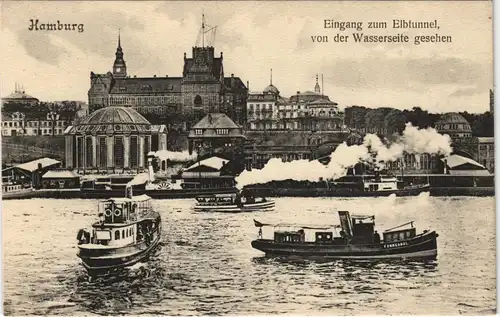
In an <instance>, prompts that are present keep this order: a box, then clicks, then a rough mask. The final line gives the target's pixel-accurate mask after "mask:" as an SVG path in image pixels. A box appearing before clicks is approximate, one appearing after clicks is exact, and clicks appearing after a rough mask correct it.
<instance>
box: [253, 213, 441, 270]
mask: <svg viewBox="0 0 500 317" xmlns="http://www.w3.org/2000/svg"><path fill="white" fill-rule="evenodd" d="M338 213H339V217H340V225H337V226H330V227H327V226H300V225H273V224H264V223H261V222H258V221H256V220H254V223H255V226H256V227H259V237H258V239H257V240H254V241H252V247H253V248H255V249H257V250H260V251H262V252H264V253H265V254H266V256H278V257H299V258H313V259H325V260H353V261H376V260H391V259H396V260H410V259H411V260H415V259H420V260H422V259H423V260H435V259H436V258H437V237H438V236H439V235H438V234H437V233H436V232H435V231H428V230H424V231H423V232H422V233H419V234H417V232H416V228H415V227H414V226H413V222H409V223H406V224H403V225H400V226H397V227H395V228H391V229H388V230H385V231H384V232H383V238H382V239H381V238H380V234H379V233H378V232H377V231H376V230H374V228H375V217H374V216H358V215H352V216H351V215H350V214H349V212H348V211H339V212H338ZM265 226H271V227H274V228H277V227H278V228H281V227H293V228H296V229H295V230H290V229H285V230H282V229H279V230H275V231H274V238H273V239H264V238H263V237H262V228H263V227H265ZM407 226H411V227H410V228H404V227H407ZM297 228H299V229H298V230H297ZM331 229H333V230H331ZM338 229H340V230H341V231H340V232H339V233H338V234H337V232H336V230H338ZM306 230H308V231H309V230H311V231H314V234H313V235H314V239H313V240H312V241H306Z"/></svg>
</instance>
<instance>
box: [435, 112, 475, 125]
mask: <svg viewBox="0 0 500 317" xmlns="http://www.w3.org/2000/svg"><path fill="white" fill-rule="evenodd" d="M438 123H441V124H442V123H465V124H469V121H467V120H466V119H465V118H464V117H463V116H462V115H460V114H458V113H456V112H448V113H445V114H443V115H442V116H441V118H440V120H439V121H438V122H437V123H436V124H438Z"/></svg>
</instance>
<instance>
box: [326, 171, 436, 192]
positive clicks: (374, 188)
mask: <svg viewBox="0 0 500 317" xmlns="http://www.w3.org/2000/svg"><path fill="white" fill-rule="evenodd" d="M329 185H330V186H331V191H330V193H331V196H354V197H378V196H390V195H393V194H394V195H396V196H418V195H419V194H420V193H422V192H428V191H429V190H430V187H431V186H430V184H429V182H428V181H427V182H425V183H422V184H408V185H403V184H402V181H399V180H398V179H397V177H395V176H379V175H376V176H375V177H363V178H362V180H361V183H359V182H333V183H330V184H329Z"/></svg>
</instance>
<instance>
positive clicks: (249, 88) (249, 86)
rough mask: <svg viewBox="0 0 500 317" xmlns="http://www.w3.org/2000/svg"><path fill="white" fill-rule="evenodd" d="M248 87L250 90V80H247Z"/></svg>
mask: <svg viewBox="0 0 500 317" xmlns="http://www.w3.org/2000/svg"><path fill="white" fill-rule="evenodd" d="M247 89H248V90H250V82H249V81H248V80H247Z"/></svg>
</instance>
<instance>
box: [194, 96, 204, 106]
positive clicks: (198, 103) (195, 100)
mask: <svg viewBox="0 0 500 317" xmlns="http://www.w3.org/2000/svg"><path fill="white" fill-rule="evenodd" d="M202 103H203V101H202V100H201V96H200V95H196V97H194V105H195V106H201V104H202Z"/></svg>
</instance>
